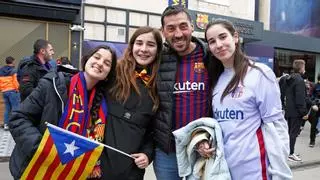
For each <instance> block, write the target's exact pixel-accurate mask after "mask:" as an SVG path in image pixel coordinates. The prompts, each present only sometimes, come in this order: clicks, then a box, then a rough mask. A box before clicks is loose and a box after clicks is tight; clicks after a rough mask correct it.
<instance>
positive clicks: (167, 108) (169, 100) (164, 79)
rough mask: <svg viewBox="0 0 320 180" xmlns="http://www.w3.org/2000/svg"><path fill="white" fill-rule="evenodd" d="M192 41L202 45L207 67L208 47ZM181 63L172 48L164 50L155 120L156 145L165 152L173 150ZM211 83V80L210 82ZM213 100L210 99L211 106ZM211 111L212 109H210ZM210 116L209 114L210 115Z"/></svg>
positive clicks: (193, 38)
mask: <svg viewBox="0 0 320 180" xmlns="http://www.w3.org/2000/svg"><path fill="white" fill-rule="evenodd" d="M192 41H193V42H195V43H198V44H200V46H201V47H202V49H203V50H204V64H205V66H206V67H207V63H208V61H209V55H208V52H207V50H208V48H207V45H206V44H205V43H204V42H202V41H201V40H200V39H197V38H195V37H192ZM178 61H180V57H179V56H178V54H177V53H176V52H175V51H174V50H173V49H171V48H168V47H167V48H164V50H163V52H162V59H161V64H160V69H159V73H158V79H157V86H158V94H159V97H160V105H159V109H158V112H157V115H156V120H155V135H154V139H155V143H156V146H157V147H159V148H160V149H161V150H163V151H165V152H169V151H170V150H171V149H173V147H171V146H172V141H173V140H174V139H173V138H174V137H173V134H172V122H173V119H172V112H173V103H174V99H173V90H174V83H175V81H176V71H177V63H178ZM210 82H211V80H210ZM211 101H212V98H210V97H208V103H209V105H210V106H211ZM210 109H211V108H210ZM208 116H209V114H208Z"/></svg>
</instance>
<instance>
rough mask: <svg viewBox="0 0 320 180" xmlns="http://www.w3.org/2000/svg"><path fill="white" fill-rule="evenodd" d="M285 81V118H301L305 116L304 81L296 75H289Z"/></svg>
mask: <svg viewBox="0 0 320 180" xmlns="http://www.w3.org/2000/svg"><path fill="white" fill-rule="evenodd" d="M285 80H286V88H285V108H284V109H285V116H286V117H287V118H302V117H303V116H304V115H306V114H307V108H306V101H305V99H306V98H305V97H306V86H305V83H304V80H303V79H302V77H301V75H300V74H298V73H293V74H291V75H290V76H288V77H287V78H286V79H285Z"/></svg>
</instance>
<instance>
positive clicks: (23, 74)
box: [18, 39, 54, 101]
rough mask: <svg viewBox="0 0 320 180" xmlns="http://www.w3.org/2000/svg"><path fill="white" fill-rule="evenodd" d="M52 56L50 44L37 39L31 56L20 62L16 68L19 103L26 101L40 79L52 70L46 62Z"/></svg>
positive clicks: (52, 51)
mask: <svg viewBox="0 0 320 180" xmlns="http://www.w3.org/2000/svg"><path fill="white" fill-rule="evenodd" d="M53 55H54V50H53V47H52V45H51V43H50V42H49V41H47V40H44V39H38V40H36V41H35V42H34V45H33V55H32V56H30V57H25V58H24V59H23V60H21V62H20V63H19V66H18V71H19V77H18V81H19V83H20V87H19V91H20V98H21V101H23V100H24V99H26V98H27V96H28V95H29V94H30V93H31V92H32V90H33V89H34V88H35V87H37V85H38V82H39V80H40V78H42V77H43V76H44V75H45V74H47V73H48V72H50V71H51V70H52V67H51V65H50V64H49V63H48V62H49V61H50V60H51V59H52V56H53Z"/></svg>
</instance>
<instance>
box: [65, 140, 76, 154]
mask: <svg viewBox="0 0 320 180" xmlns="http://www.w3.org/2000/svg"><path fill="white" fill-rule="evenodd" d="M75 143H76V142H75V140H73V141H72V142H71V143H70V144H67V143H64V145H65V146H66V148H67V149H66V151H65V152H64V153H63V154H66V153H70V154H71V155H72V156H74V151H75V150H77V149H79V147H77V146H75Z"/></svg>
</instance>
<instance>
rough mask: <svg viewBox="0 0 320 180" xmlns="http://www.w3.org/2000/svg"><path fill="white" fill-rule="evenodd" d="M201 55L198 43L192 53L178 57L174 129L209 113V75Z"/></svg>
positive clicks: (201, 50)
mask: <svg viewBox="0 0 320 180" xmlns="http://www.w3.org/2000/svg"><path fill="white" fill-rule="evenodd" d="M203 57H204V52H203V49H202V48H201V47H200V45H197V47H196V48H195V50H194V51H193V52H192V53H190V54H188V55H186V56H183V57H180V62H179V63H178V67H177V72H176V82H175V84H174V91H173V96H174V108H173V120H174V121H175V122H174V123H172V124H173V129H174V130H176V129H179V128H180V127H183V126H185V125H186V124H188V123H189V122H191V121H193V120H196V119H198V118H200V117H204V116H208V115H209V104H208V98H209V93H210V88H209V76H208V72H207V69H206V68H205V66H204V60H203ZM210 101H211V100H210Z"/></svg>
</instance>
